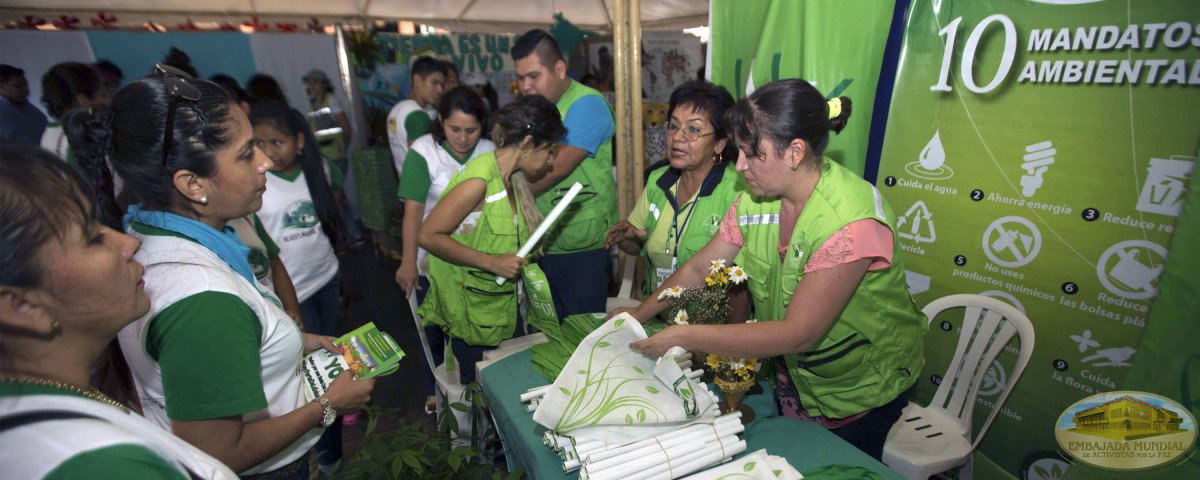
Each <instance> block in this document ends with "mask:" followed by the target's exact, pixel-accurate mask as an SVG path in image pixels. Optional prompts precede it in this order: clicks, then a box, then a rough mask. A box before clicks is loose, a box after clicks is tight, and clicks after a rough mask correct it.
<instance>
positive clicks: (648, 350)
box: [629, 325, 688, 358]
mask: <svg viewBox="0 0 1200 480" xmlns="http://www.w3.org/2000/svg"><path fill="white" fill-rule="evenodd" d="M684 327H685V326H684V325H670V326H668V327H667V328H664V329H662V331H659V332H658V333H656V334H654V336H652V337H650V338H647V339H645V340H639V341H636V342H633V343H630V344H629V348H632V349H634V350H640V351H641V352H642V355H645V356H647V357H650V358H658V357H661V356H663V355H664V354H666V353H667V350H669V349H670V348H671V347H675V346H679V347H683V348H684V349H687V348H688V346H687V345H684V343H685V340H686V339H687V333H686V332H687V330H685V329H684Z"/></svg>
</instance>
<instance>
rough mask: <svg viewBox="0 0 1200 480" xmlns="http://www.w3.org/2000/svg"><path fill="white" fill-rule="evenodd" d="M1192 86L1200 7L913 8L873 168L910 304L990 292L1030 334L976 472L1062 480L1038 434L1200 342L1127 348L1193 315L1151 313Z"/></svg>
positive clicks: (1068, 0) (931, 354)
mask: <svg viewBox="0 0 1200 480" xmlns="http://www.w3.org/2000/svg"><path fill="white" fill-rule="evenodd" d="M756 75H757V72H756ZM1198 86H1200V2H1194V1H1192V2H1178V1H1169V0H1156V1H1148V0H1143V1H1138V2H1118V1H1100V0H1097V1H1078V0H1024V1H1019V0H989V1H982V0H974V1H961V0H960V1H954V0H941V1H932V0H914V1H913V3H912V7H911V12H910V17H909V19H908V27H907V31H906V34H905V39H904V45H903V51H902V53H901V60H900V63H899V72H898V74H897V78H896V86H895V91H894V95H893V99H892V105H891V110H890V113H889V121H888V125H887V134H886V137H885V139H884V145H883V155H882V159H881V163H880V168H879V176H878V178H879V180H878V187H879V189H880V190H881V191H882V192H883V194H884V195H885V196H886V197H887V198H888V200H889V202H890V203H891V205H892V207H893V208H894V209H895V211H896V214H897V216H899V217H900V218H899V222H898V229H897V234H898V235H900V237H901V248H902V249H903V251H904V256H905V263H906V265H907V267H908V268H909V272H908V274H909V288H910V290H911V291H912V292H913V293H914V298H915V299H916V300H917V303H918V304H919V305H924V304H926V303H928V302H929V301H931V300H933V299H936V298H939V297H942V296H945V295H949V294H954V293H977V294H984V295H988V296H993V297H996V298H1000V299H1002V300H1004V301H1007V302H1009V303H1012V304H1013V305H1014V306H1016V307H1017V308H1018V309H1020V310H1022V311H1023V312H1025V314H1026V315H1027V316H1028V317H1029V319H1030V320H1031V321H1032V323H1033V324H1034V327H1035V330H1036V342H1035V346H1034V351H1033V357H1032V359H1031V361H1030V363H1029V367H1028V368H1027V369H1026V370H1025V372H1024V374H1023V375H1022V376H1021V377H1020V381H1019V383H1017V384H1016V386H1015V390H1014V391H1013V394H1012V395H1011V396H1010V397H1008V400H1007V402H1006V403H1005V404H1004V405H1003V407H1002V410H1001V414H1000V415H998V416H997V418H996V420H995V422H994V423H993V424H992V425H991V428H990V430H989V431H988V432H987V436H986V438H985V439H984V440H983V442H982V444H981V445H980V446H979V449H978V450H977V454H976V460H975V472H976V475H977V476H979V477H981V478H1013V477H1015V478H1031V479H1050V478H1060V476H1059V475H1061V473H1062V472H1064V471H1066V470H1067V469H1069V468H1075V467H1074V466H1072V465H1070V463H1069V462H1070V458H1069V457H1065V456H1064V455H1062V454H1061V452H1059V451H1058V447H1057V445H1056V442H1055V439H1054V429H1055V423H1056V419H1057V417H1058V416H1059V415H1060V414H1062V413H1063V411H1064V410H1065V409H1066V408H1067V407H1068V406H1070V405H1071V404H1072V403H1074V402H1076V401H1078V400H1080V399H1082V398H1084V397H1087V396H1090V395H1092V394H1096V393H1101V392H1107V391H1112V390H1119V389H1121V388H1122V387H1123V386H1124V385H1126V384H1130V385H1133V384H1136V383H1137V382H1135V381H1134V380H1138V379H1133V378H1131V377H1130V375H1129V372H1130V369H1131V367H1133V366H1135V365H1136V366H1137V367H1139V370H1140V372H1142V375H1149V376H1153V375H1156V374H1158V375H1174V377H1173V381H1175V382H1178V381H1179V375H1180V373H1179V370H1180V369H1179V368H1175V367H1172V368H1170V369H1167V368H1165V367H1166V365H1161V366H1162V367H1163V368H1158V367H1159V366H1160V365H1157V362H1163V361H1165V360H1166V359H1170V358H1175V359H1178V361H1181V362H1182V361H1183V360H1184V359H1186V358H1188V357H1189V356H1190V355H1193V354H1196V353H1197V351H1200V348H1197V347H1196V343H1195V339H1194V338H1192V341H1190V342H1159V343H1158V345H1161V346H1165V347H1166V348H1169V349H1172V350H1171V351H1167V352H1163V351H1158V352H1156V354H1155V355H1153V356H1146V357H1145V358H1143V357H1142V355H1141V353H1139V352H1140V351H1142V350H1143V348H1145V347H1143V344H1142V338H1143V330H1144V329H1146V328H1149V327H1148V323H1149V322H1151V321H1156V322H1164V323H1163V324H1160V325H1154V327H1155V329H1165V330H1166V331H1171V330H1172V329H1173V328H1174V326H1173V325H1172V322H1176V324H1178V325H1183V323H1181V322H1185V319H1186V320H1190V321H1192V322H1194V321H1195V319H1196V318H1197V316H1198V315H1197V314H1196V312H1195V311H1194V310H1191V311H1186V312H1185V311H1176V312H1166V311H1164V312H1160V311H1157V310H1156V311H1155V315H1154V316H1149V315H1148V312H1150V309H1151V306H1152V305H1153V304H1154V301H1155V298H1156V296H1157V293H1158V289H1159V286H1160V284H1161V283H1162V282H1164V281H1165V278H1164V277H1162V273H1163V270H1164V265H1165V264H1166V260H1167V257H1168V250H1167V249H1168V247H1169V246H1170V243H1171V237H1172V234H1173V232H1174V229H1175V225H1176V221H1177V219H1178V217H1179V215H1180V211H1181V207H1182V205H1183V202H1184V200H1185V198H1186V193H1187V190H1188V185H1189V183H1194V182H1190V179H1191V177H1192V172H1193V170H1194V167H1195V160H1196V159H1195V153H1196V151H1197V146H1198V140H1200V138H1198V135H1197V133H1198V127H1200V88H1197V87H1198ZM856 106H857V105H856ZM1193 220H1195V215H1194V214H1193ZM1193 228H1194V227H1193ZM1192 248H1195V247H1194V246H1193V247H1192ZM1176 249H1178V247H1176ZM1190 275H1192V276H1193V277H1194V276H1195V272H1194V270H1193V271H1192V272H1191V273H1190ZM1191 295H1192V296H1194V295H1195V291H1194V284H1193V290H1192V292H1191ZM945 317H946V318H943V317H939V318H937V319H935V320H934V322H933V328H931V329H930V332H929V334H928V336H927V342H926V343H927V344H926V352H927V364H926V368H925V371H924V372H923V377H922V378H923V380H922V381H921V382H920V383H919V388H918V395H917V400H918V401H920V402H922V403H925V402H927V401H928V400H929V399H930V398H931V396H932V393H933V391H934V389H936V384H937V383H939V382H940V381H941V375H943V374H944V373H945V371H946V368H947V365H948V363H949V360H950V357H951V356H952V354H953V351H954V343H955V342H956V341H957V338H958V332H957V330H958V328H960V327H961V326H960V325H959V323H961V322H962V319H961V317H960V318H958V319H953V318H949V316H945ZM1148 318H1149V319H1148ZM1180 331H1185V330H1182V329H1181V330H1180ZM1186 331H1190V332H1194V331H1195V327H1194V326H1192V327H1190V330H1186ZM1014 347H1015V345H1010V346H1009V349H1008V350H1007V352H1006V353H1005V354H1002V355H1001V357H1000V359H999V360H998V361H997V362H996V363H995V364H993V365H991V367H990V368H989V369H988V371H987V374H986V376H985V377H984V378H983V381H982V385H983V386H982V387H981V389H980V394H979V397H978V399H977V404H976V405H975V411H974V417H973V418H974V426H975V428H976V429H978V427H979V426H980V425H981V423H982V422H983V421H984V420H985V419H986V418H987V414H989V413H990V412H991V409H992V408H993V402H994V401H995V400H997V399H998V398H999V396H1000V395H999V393H1000V392H1001V391H1002V390H1003V389H1004V388H1005V387H1006V386H1007V385H1010V384H1011V383H1012V382H1013V381H1014V379H1013V378H1012V372H1011V371H1010V370H1011V367H1012V365H1013V363H1014V360H1015V357H1016V356H1015V354H1013V353H1012V352H1015V351H1016V349H1015V348H1014ZM1143 361H1144V362H1155V363H1152V364H1150V365H1143V364H1142V363H1141V362H1143ZM1180 368H1182V365H1181V366H1180ZM1140 380H1143V381H1144V380H1146V379H1144V378H1143V379H1140ZM1143 383H1145V382H1143ZM1151 383H1153V382H1151ZM1185 390H1186V389H1185ZM1176 392H1178V389H1176ZM1192 395H1193V396H1194V395H1195V393H1192ZM1174 400H1175V401H1179V402H1182V403H1184V404H1187V402H1191V401H1193V399H1182V398H1174ZM1185 427H1188V428H1192V429H1194V428H1196V427H1195V425H1191V426H1185ZM1054 472H1058V474H1055V473H1054ZM1174 473H1178V472H1172V473H1171V475H1173V474H1174ZM1171 475H1168V476H1171Z"/></svg>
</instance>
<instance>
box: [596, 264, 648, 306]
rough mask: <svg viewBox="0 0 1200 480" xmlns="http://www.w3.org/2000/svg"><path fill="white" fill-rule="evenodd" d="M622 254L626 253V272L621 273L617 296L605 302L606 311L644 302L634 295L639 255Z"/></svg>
mask: <svg viewBox="0 0 1200 480" xmlns="http://www.w3.org/2000/svg"><path fill="white" fill-rule="evenodd" d="M621 255H625V272H624V273H622V275H621V289H620V290H618V291H617V296H615V297H608V300H607V301H606V302H605V303H604V311H606V312H611V311H613V310H616V309H618V308H622V307H626V308H633V307H636V306H638V305H641V304H642V301H641V300H636V299H634V298H633V296H632V293H633V273H634V271H635V270H637V260H638V257H639V255H629V254H627V253H624V252H622V253H621Z"/></svg>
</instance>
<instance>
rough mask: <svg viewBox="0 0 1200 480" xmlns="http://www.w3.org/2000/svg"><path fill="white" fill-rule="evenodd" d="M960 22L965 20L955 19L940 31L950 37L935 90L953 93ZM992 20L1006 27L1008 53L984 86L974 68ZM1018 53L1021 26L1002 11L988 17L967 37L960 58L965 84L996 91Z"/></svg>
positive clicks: (1005, 40) (973, 90)
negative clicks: (952, 67) (952, 74)
mask: <svg viewBox="0 0 1200 480" xmlns="http://www.w3.org/2000/svg"><path fill="white" fill-rule="evenodd" d="M960 23H962V17H958V18H955V19H954V21H952V22H950V24H949V25H946V27H945V28H943V29H941V30H939V31H938V36H942V37H946V50H945V52H944V53H943V54H942V70H941V72H940V73H939V74H938V83H937V84H935V85H932V86H930V87H929V90H931V91H935V92H938V91H940V92H949V91H950V90H951V88H950V84H949V80H950V61H951V60H952V59H953V54H954V42H955V39H956V37H957V36H958V24H960ZM992 23H999V24H1000V26H1001V27H1003V28H1004V55H1003V56H1002V57H1001V58H1000V68H999V69H997V70H996V75H995V76H994V77H992V81H991V82H988V84H987V85H984V86H982V87H981V86H979V84H977V83H975V74H974V72H972V68H971V67H972V66H973V65H974V64H975V50H976V49H977V48H979V40H980V37H983V32H984V31H985V30H987V27H988V26H989V25H991V24H992ZM1016 56H1017V27H1016V25H1013V22H1012V19H1010V18H1008V17H1007V16H1005V15H1001V14H998V13H997V14H995V15H991V16H989V17H987V18H984V19H983V21H982V22H979V25H976V26H975V29H974V30H971V36H969V37H967V44H966V45H965V46H964V48H963V53H962V58H960V59H959V65H960V67H961V68H962V82H963V85H966V86H967V89H968V90H970V91H972V92H975V93H987V92H990V91H992V90H994V89H995V88H996V87H998V86H1000V82H1003V81H1004V77H1005V76H1007V75H1008V71H1009V70H1010V69H1012V64H1013V59H1014V58H1015V57H1016Z"/></svg>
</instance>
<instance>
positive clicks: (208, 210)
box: [84, 65, 374, 479]
mask: <svg viewBox="0 0 1200 480" xmlns="http://www.w3.org/2000/svg"><path fill="white" fill-rule="evenodd" d="M158 70H159V71H160V72H163V74H162V75H158V76H154V77H150V78H145V79H142V80H139V81H136V82H134V83H131V84H129V85H127V86H125V87H124V88H122V89H121V90H119V91H118V92H117V94H116V95H115V96H113V101H112V104H111V109H110V110H105V111H96V112H94V115H99V116H100V118H101V119H103V121H102V122H99V124H100V125H99V126H97V125H85V126H84V127H85V128H84V130H85V131H86V132H87V133H88V134H89V136H90V137H91V138H99V139H102V144H103V145H106V147H105V148H103V149H101V150H102V151H104V152H107V155H109V156H110V157H111V159H112V163H113V165H114V167H115V168H116V170H117V172H118V173H120V174H121V176H122V177H124V178H125V179H126V181H127V186H128V188H131V189H133V190H134V191H135V192H136V194H137V196H138V198H139V199H140V200H141V202H142V203H141V204H140V205H135V206H133V207H130V210H129V214H127V215H126V217H125V222H126V225H127V226H126V228H127V230H128V231H129V233H130V234H131V235H133V236H134V238H136V239H138V240H140V241H141V242H142V248H141V250H139V251H138V253H137V254H136V255H135V257H134V259H135V260H138V261H139V262H141V263H142V264H143V265H145V266H146V273H145V277H144V278H145V281H146V293H147V294H148V295H149V296H150V299H151V308H150V311H149V313H147V314H146V315H144V316H142V317H141V318H140V319H138V320H137V321H136V322H134V323H133V324H130V325H129V326H127V327H125V328H124V329H123V330H121V333H120V335H119V338H120V342H121V347H122V349H123V350H124V353H125V356H126V358H127V359H128V360H129V365H130V368H131V370H132V372H133V376H134V379H135V383H136V385H137V387H138V395H139V397H140V398H141V403H142V409H143V411H144V413H145V415H146V417H147V418H148V419H150V420H151V421H154V422H156V423H158V424H159V425H161V426H162V427H164V428H167V429H170V430H171V431H172V432H174V433H175V434H176V435H178V436H179V437H180V438H183V439H184V440H187V441H188V442H190V443H192V444H193V445H195V446H197V447H199V448H200V449H201V450H204V451H205V452H207V453H209V454H211V455H212V456H214V457H216V458H217V459H219V460H221V461H222V462H224V463H225V464H226V465H228V466H229V467H230V468H231V469H233V470H234V471H237V472H239V473H240V474H241V475H244V476H247V477H250V478H271V479H277V478H283V479H292V478H296V479H300V478H307V470H308V462H307V461H306V458H307V452H308V450H309V449H310V448H311V447H312V446H313V444H314V443H316V440H317V437H318V436H320V434H321V428H318V427H321V426H328V425H330V424H332V422H333V420H334V419H335V417H336V415H337V414H338V413H346V412H352V411H355V410H357V409H359V408H361V407H362V406H363V404H364V403H365V402H366V401H367V400H368V399H369V396H370V392H371V389H372V388H373V386H374V382H373V381H372V380H364V381H357V380H354V378H353V376H352V375H350V374H348V372H347V373H343V374H342V375H341V376H339V377H338V378H337V379H335V380H334V382H333V383H332V384H330V386H329V389H328V390H327V391H326V392H325V394H324V395H322V396H321V397H320V398H319V399H317V401H313V402H306V401H305V397H304V393H303V391H302V385H301V381H302V380H301V376H300V375H301V372H300V363H301V359H302V355H303V352H308V351H311V350H315V349H317V348H326V349H327V350H331V351H334V349H335V347H334V346H333V344H332V343H331V340H333V337H326V336H319V335H313V334H302V333H301V332H300V329H299V328H298V327H297V325H296V324H295V322H293V321H292V319H291V318H289V317H288V315H287V313H286V312H284V310H283V308H282V307H281V306H280V302H279V300H278V298H276V297H275V295H274V294H273V293H272V292H271V291H270V289H268V288H266V287H265V286H264V285H261V284H259V283H258V282H256V281H255V279H254V273H253V272H252V271H251V269H250V266H249V263H248V262H247V260H246V255H247V251H246V248H247V247H246V246H245V245H243V244H242V243H241V242H239V241H237V237H236V235H235V234H234V233H233V230H232V229H230V228H226V222H227V221H228V220H230V219H233V218H237V217H241V216H244V215H248V214H250V213H252V212H255V211H257V210H258V209H259V208H260V207H261V206H262V194H263V192H264V189H265V185H266V178H265V176H264V175H265V174H266V172H267V170H268V169H270V168H271V166H272V163H271V160H270V159H269V158H267V156H266V155H265V154H263V153H262V151H260V150H258V149H257V148H255V147H254V131H253V129H252V128H251V127H250V122H249V120H248V119H247V118H246V115H245V114H244V113H242V111H241V109H240V108H238V106H237V103H236V102H235V100H234V99H233V98H232V97H230V96H229V94H228V93H227V92H226V91H225V90H224V89H223V88H221V87H220V86H217V85H216V84H214V83H212V82H208V81H204V80H197V79H192V78H190V77H188V76H187V75H186V74H184V73H182V72H179V71H177V70H175V69H172V68H170V67H166V66H162V65H159V66H158ZM97 130H102V131H97Z"/></svg>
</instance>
